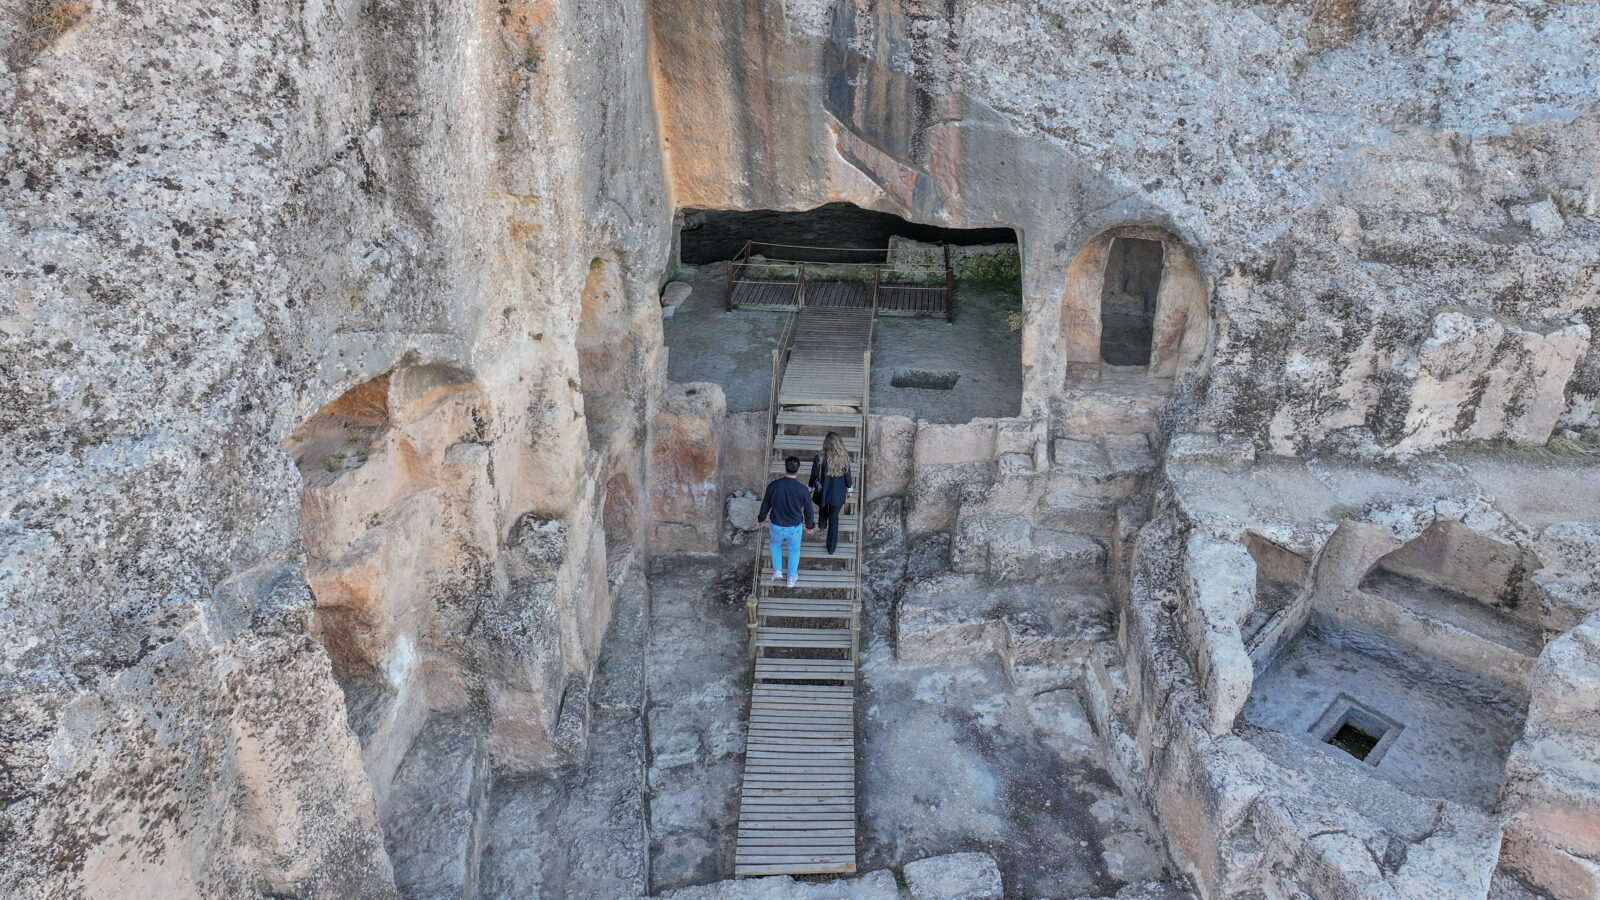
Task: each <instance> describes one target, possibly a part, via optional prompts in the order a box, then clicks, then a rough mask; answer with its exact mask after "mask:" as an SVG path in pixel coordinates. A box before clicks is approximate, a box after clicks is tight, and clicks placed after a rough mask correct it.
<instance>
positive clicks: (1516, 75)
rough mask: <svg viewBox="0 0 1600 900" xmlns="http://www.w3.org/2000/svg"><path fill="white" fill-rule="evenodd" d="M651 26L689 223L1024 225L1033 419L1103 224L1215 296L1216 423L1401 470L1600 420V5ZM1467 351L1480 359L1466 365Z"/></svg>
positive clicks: (1324, 6)
mask: <svg viewBox="0 0 1600 900" xmlns="http://www.w3.org/2000/svg"><path fill="white" fill-rule="evenodd" d="M653 13H654V15H653V23H654V35H655V47H656V55H657V59H656V68H657V72H658V73H659V77H660V80H661V84H662V85H663V87H664V89H663V91H662V101H661V102H662V110H663V121H664V123H665V135H666V138H667V141H668V147H669V153H670V156H671V166H672V172H673V179H674V183H675V184H676V186H677V188H678V191H679V199H680V202H681V203H683V204H684V205H701V206H710V207H727V208H742V207H752V206H755V207H760V206H771V207H781V208H799V207H807V206H811V205H815V204H817V203H820V202H823V201H826V200H836V199H847V200H851V201H853V202H856V203H858V204H861V205H864V206H872V207H875V208H880V209H886V210H890V211H893V212H897V213H900V214H902V215H905V216H907V217H909V218H912V219H917V220H922V221H930V222H937V223H941V224H952V225H962V226H990V225H996V224H1009V225H1012V226H1014V227H1016V228H1017V229H1018V231H1019V233H1020V235H1021V243H1022V251H1023V260H1024V274H1023V279H1024V290H1025V308H1026V311H1027V314H1028V322H1027V329H1026V333H1025V339H1024V350H1023V353H1024V359H1023V361H1024V365H1025V367H1026V370H1027V380H1026V386H1025V398H1024V409H1025V410H1031V411H1034V412H1037V411H1040V410H1043V409H1046V408H1048V406H1049V405H1050V403H1051V401H1052V399H1053V398H1054V397H1055V396H1056V395H1058V394H1059V392H1060V385H1061V382H1062V378H1063V374H1064V371H1065V368H1066V366H1067V364H1068V363H1069V362H1071V361H1072V356H1071V355H1070V354H1069V353H1067V352H1066V349H1065V346H1064V345H1065V342H1064V341H1063V340H1061V339H1060V334H1061V333H1062V331H1063V330H1065V331H1068V332H1070V331H1071V327H1069V326H1066V325H1063V324H1062V322H1063V317H1065V318H1066V319H1067V320H1070V319H1072V317H1074V316H1079V317H1081V316H1084V315H1089V314H1090V311H1089V310H1083V309H1078V308H1077V307H1076V305H1075V299H1074V296H1073V293H1072V291H1071V290H1070V285H1069V283H1070V281H1071V278H1072V276H1071V274H1070V273H1069V272H1068V267H1069V264H1071V263H1072V261H1073V260H1074V258H1075V256H1076V254H1077V253H1078V252H1079V250H1080V249H1081V248H1084V247H1086V246H1087V245H1089V244H1091V242H1092V241H1093V239H1094V238H1095V236H1096V235H1097V234H1100V233H1103V232H1104V231H1105V230H1106V229H1108V228H1112V227H1115V226H1122V225H1140V226H1151V225H1154V226H1161V227H1163V228H1165V229H1168V230H1170V231H1171V232H1173V233H1175V234H1176V235H1177V237H1179V238H1181V239H1182V241H1184V242H1186V243H1187V244H1189V245H1190V248H1191V249H1192V251H1193V252H1194V254H1195V256H1196V258H1197V259H1198V262H1199V266H1200V270H1201V274H1202V276H1203V278H1204V279H1205V281H1206V283H1207V284H1208V285H1209V298H1208V299H1209V312H1210V318H1211V322H1212V324H1213V326H1214V327H1213V336H1212V338H1211V341H1210V342H1209V345H1208V347H1207V348H1206V349H1207V352H1206V353H1205V354H1203V355H1200V356H1197V359H1200V360H1202V362H1201V364H1200V365H1198V366H1195V367H1192V368H1191V370H1190V376H1191V378H1193V379H1194V382H1193V384H1192V387H1193V388H1194V390H1193V392H1192V393H1191V394H1190V395H1189V397H1188V401H1189V405H1188V412H1189V415H1190V416H1191V417H1192V419H1193V422H1194V423H1195V424H1196V425H1197V426H1198V427H1201V428H1205V429H1214V430H1217V431H1222V432H1226V433H1233V434H1239V435H1242V436H1245V437H1248V438H1250V439H1252V440H1254V441H1256V442H1257V443H1258V444H1259V445H1260V446H1261V447H1262V449H1267V450H1271V451H1274V452H1279V453H1297V452H1301V451H1303V450H1308V449H1311V448H1316V447H1323V448H1327V447H1332V448H1336V449H1341V450H1345V451H1348V452H1356V453H1394V452H1407V451H1411V450H1415V449H1420V448H1424V447H1430V446H1438V445H1440V444H1443V443H1448V442H1450V441H1453V440H1461V439H1485V438H1505V439H1511V440H1517V441H1524V442H1533V443H1542V442H1543V441H1544V440H1546V439H1547V438H1548V436H1549V434H1550V432H1551V429H1552V428H1553V427H1556V426H1557V425H1558V424H1559V425H1567V426H1578V427H1590V426H1593V425H1595V424H1600V422H1597V420H1596V419H1595V413H1594V400H1595V397H1596V396H1597V394H1600V382H1597V381H1596V372H1597V371H1600V351H1597V350H1596V349H1594V348H1593V347H1592V342H1591V334H1590V332H1591V331H1592V330H1593V329H1595V328H1596V327H1600V318H1597V317H1600V299H1597V296H1596V293H1595V290H1596V287H1595V278H1596V273H1597V271H1600V259H1597V257H1596V254H1595V252H1594V247H1595V246H1596V243H1595V238H1596V237H1597V224H1596V217H1597V216H1600V205H1597V204H1600V193H1597V191H1600V182H1597V181H1596V175H1595V172H1596V171H1600V167H1597V163H1600V160H1597V158H1596V152H1597V151H1596V146H1597V144H1596V141H1595V137H1596V133H1595V129H1596V128H1597V127H1600V126H1597V119H1596V109H1595V100H1594V98H1595V96H1596V93H1595V90H1594V88H1595V74H1594V72H1593V69H1592V66H1590V65H1589V64H1588V63H1587V62H1585V60H1586V59H1587V58H1588V56H1590V55H1592V54H1591V50H1592V48H1593V42H1594V36H1595V34H1596V33H1597V31H1600V15H1597V13H1596V11H1595V9H1594V7H1592V6H1590V5H1586V4H1564V5H1556V6H1550V7H1544V8H1541V9H1540V10H1539V11H1538V12H1536V13H1535V12H1530V11H1527V10H1525V9H1523V8H1522V7H1520V6H1518V5H1516V4H1510V3H1500V2H1474V3H1462V4H1424V3H1411V4H1402V6H1401V7H1400V8H1398V9H1396V8H1394V6H1393V5H1392V4H1383V5H1379V4H1373V3H1333V4H1328V3H1316V4H1312V3H1283V4H1272V5H1263V4H1245V3H1237V2H1224V0H1186V2H1182V3H1178V4H1172V3H1156V2H1096V3H1087V4H1069V5H1061V6H1059V7H1055V6H1049V5H1046V6H1044V7H1041V6H1039V5H1038V4H1034V3H1024V2H1004V0H1002V2H992V0H986V2H955V3H944V4H925V3H916V2H902V0H794V2H788V3H783V4H746V3H742V2H732V0H728V2H717V3H698V2H696V3H685V2H674V0H663V2H659V3H656V4H654V5H653ZM690 23H692V26H693V27H683V26H685V25H686V24H690ZM719 110H720V111H719ZM1453 315H1459V316H1463V317H1465V318H1466V319H1467V320H1469V321H1470V322H1472V323H1475V324H1473V325H1471V326H1470V327H1467V328H1463V327H1461V326H1460V325H1459V324H1458V323H1457V320H1455V319H1451V318H1448V317H1449V316H1453ZM1441 317H1446V318H1444V319H1441ZM1469 332H1470V333H1469ZM1444 345H1447V346H1449V347H1451V348H1453V352H1454V353H1456V354H1457V355H1465V356H1470V357H1472V358H1474V359H1476V360H1478V361H1479V362H1478V363H1476V364H1473V365H1462V366H1448V365H1447V366H1444V367H1442V368H1443V370H1444V371H1441V366H1440V365H1439V364H1438V363H1437V362H1436V360H1437V359H1438V357H1439V356H1440V353H1441V351H1442V350H1443V347H1444ZM1445 383H1448V386H1446V387H1441V385H1443V384H1445Z"/></svg>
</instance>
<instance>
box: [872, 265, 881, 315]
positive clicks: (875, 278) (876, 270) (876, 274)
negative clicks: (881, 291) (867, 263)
mask: <svg viewBox="0 0 1600 900" xmlns="http://www.w3.org/2000/svg"><path fill="white" fill-rule="evenodd" d="M882 278H883V266H873V267H872V316H873V318H877V316H878V282H879V281H880V280H881V279H882Z"/></svg>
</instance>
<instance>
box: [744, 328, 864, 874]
mask: <svg viewBox="0 0 1600 900" xmlns="http://www.w3.org/2000/svg"><path fill="white" fill-rule="evenodd" d="M871 342H872V314H871V311H870V310H853V309H845V308H831V307H810V306H808V307H807V308H806V309H804V310H803V311H801V312H800V313H799V314H798V315H796V316H795V317H794V319H793V321H791V323H790V325H789V327H788V328H787V329H786V333H785V337H784V339H783V341H782V342H780V349H778V350H776V351H773V371H772V382H771V384H772V397H773V401H772V404H771V407H770V408H769V410H768V420H767V434H768V435H769V437H770V440H769V441H768V454H769V456H770V460H771V464H770V465H769V467H768V468H769V469H770V470H772V472H773V476H774V477H776V476H777V475H778V474H780V473H782V471H783V459H784V457H786V456H790V455H793V456H798V457H800V458H801V460H802V461H803V464H802V466H801V473H802V477H804V476H805V474H806V473H808V472H809V471H810V469H809V466H810V462H811V457H812V456H814V455H816V453H817V452H818V451H819V450H820V449H821V448H822V438H823V436H824V435H825V434H826V433H827V432H829V431H837V432H838V433H839V436H840V437H842V438H844V440H845V445H846V447H847V449H849V450H850V451H851V454H852V456H853V459H852V460H851V462H852V466H851V469H852V473H853V479H854V484H855V494H854V495H853V497H852V499H851V501H850V503H849V504H848V505H846V507H845V508H844V510H843V514H842V515H841V516H840V517H839V546H838V549H837V553H836V554H835V555H833V556H830V555H828V553H827V550H826V548H825V546H824V544H823V538H824V535H825V532H824V531H823V530H822V529H818V533H817V534H816V535H815V536H814V537H812V538H807V539H805V540H804V541H803V543H802V552H801V557H800V579H799V582H798V584H797V585H796V586H795V587H794V588H788V587H784V586H783V583H782V582H779V583H776V584H775V583H773V581H772V580H771V579H772V565H771V563H770V562H769V558H768V553H767V548H766V547H764V546H762V547H759V548H758V553H757V560H756V564H755V566H754V573H753V584H752V588H751V592H750V597H749V600H748V604H747V612H748V616H747V621H748V624H749V626H750V655H751V659H752V660H753V667H754V669H753V674H752V678H751V689H750V715H749V722H748V727H747V729H746V732H745V735H746V736H745V762H744V779H743V783H742V784H741V787H740V796H739V834H738V847H737V851H736V853H735V861H734V874H735V875H736V876H738V877H744V876H750V875H803V874H844V873H850V872H854V871H855V870H856V802H855V801H856V762H855V760H856V756H855V745H856V739H855V681H856V659H857V656H858V651H859V644H860V629H861V549H860V546H861V542H860V540H859V539H858V537H859V530H860V521H861V512H860V504H859V503H858V502H857V500H856V499H855V498H859V497H862V496H865V494H866V486H865V484H864V483H863V482H862V478H861V474H862V471H863V469H864V463H865V461H864V459H863V452H864V450H865V443H866V436H867V428H866V424H867V412H868V404H867V385H868V383H869V382H868V378H867V373H868V370H869V368H870V365H871V353H870V351H869V350H868V348H869V347H870V346H871ZM818 407H826V409H819V408H818ZM819 524H820V523H819Z"/></svg>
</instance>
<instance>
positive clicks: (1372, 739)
mask: <svg viewBox="0 0 1600 900" xmlns="http://www.w3.org/2000/svg"><path fill="white" fill-rule="evenodd" d="M1380 737H1382V735H1376V734H1367V733H1366V732H1365V731H1362V730H1361V729H1359V728H1357V727H1356V726H1354V725H1351V724H1350V723H1349V722H1346V723H1344V724H1343V725H1340V726H1339V730H1338V731H1335V732H1334V733H1333V737H1331V738H1328V743H1330V744H1332V745H1333V746H1335V747H1338V748H1339V749H1340V750H1343V751H1344V752H1346V753H1348V754H1350V755H1351V756H1354V757H1355V758H1356V759H1366V758H1367V754H1369V753H1371V752H1372V748H1373V747H1376V746H1378V739H1379V738H1380Z"/></svg>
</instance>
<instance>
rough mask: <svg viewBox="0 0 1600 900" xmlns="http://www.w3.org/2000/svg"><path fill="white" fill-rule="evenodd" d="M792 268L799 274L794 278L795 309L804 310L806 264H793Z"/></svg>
mask: <svg viewBox="0 0 1600 900" xmlns="http://www.w3.org/2000/svg"><path fill="white" fill-rule="evenodd" d="M794 267H795V270H796V271H797V272H798V273H799V274H798V275H797V276H795V289H794V302H795V307H796V308H798V309H805V308H806V264H805V263H795V264H794Z"/></svg>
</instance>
